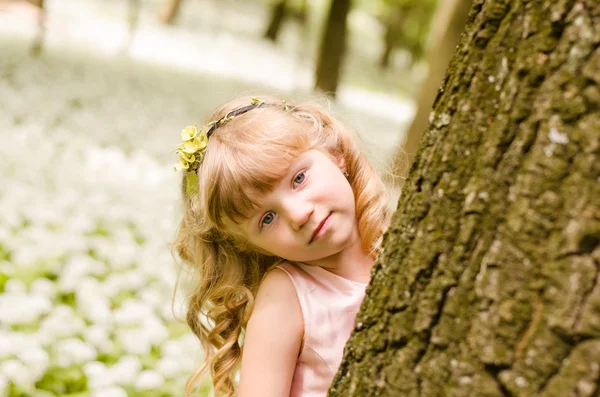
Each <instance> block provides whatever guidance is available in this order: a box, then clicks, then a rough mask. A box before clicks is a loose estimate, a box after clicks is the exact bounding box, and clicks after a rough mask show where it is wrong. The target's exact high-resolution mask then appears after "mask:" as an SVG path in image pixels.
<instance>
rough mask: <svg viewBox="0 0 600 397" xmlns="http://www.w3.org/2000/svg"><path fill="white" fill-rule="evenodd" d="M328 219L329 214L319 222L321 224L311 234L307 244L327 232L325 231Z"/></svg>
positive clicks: (327, 226)
mask: <svg viewBox="0 0 600 397" xmlns="http://www.w3.org/2000/svg"><path fill="white" fill-rule="evenodd" d="M329 218H331V213H329V215H327V216H326V217H325V218H324V219H323V220H322V221H321V223H319V226H317V227H316V229H315V231H314V232H313V234H312V237H311V238H310V241H309V242H308V243H309V244H310V243H312V242H313V241H315V240H316V239H318V238H319V237H321V236H322V235H324V234H325V232H327V229H328V228H329Z"/></svg>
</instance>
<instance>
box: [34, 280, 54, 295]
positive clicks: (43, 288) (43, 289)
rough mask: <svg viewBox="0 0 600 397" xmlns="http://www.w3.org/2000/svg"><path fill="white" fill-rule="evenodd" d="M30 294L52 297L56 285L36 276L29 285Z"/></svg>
mask: <svg viewBox="0 0 600 397" xmlns="http://www.w3.org/2000/svg"><path fill="white" fill-rule="evenodd" d="M29 288H30V290H31V293H32V294H35V295H41V296H45V297H47V298H50V299H52V298H54V296H55V295H56V285H54V283H53V282H52V281H50V280H48V279H47V278H45V277H40V278H36V279H35V280H33V282H32V283H31V286H30V287H29Z"/></svg>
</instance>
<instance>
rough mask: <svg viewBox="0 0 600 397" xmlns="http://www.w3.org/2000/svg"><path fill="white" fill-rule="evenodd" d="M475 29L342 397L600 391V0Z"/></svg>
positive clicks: (348, 354) (461, 51) (422, 155)
mask: <svg viewBox="0 0 600 397" xmlns="http://www.w3.org/2000/svg"><path fill="white" fill-rule="evenodd" d="M467 19H468V21H467V27H466V31H465V34H464V35H462V36H461V39H460V42H459V44H458V46H457V48H456V53H455V55H454V57H453V59H452V61H451V63H450V67H449V69H448V74H447V77H446V79H445V82H444V84H443V87H442V89H441V90H440V92H439V94H438V96H437V98H436V101H435V104H434V109H433V113H432V116H431V118H432V123H431V124H430V126H429V129H428V131H427V133H426V135H425V137H424V139H423V140H422V143H421V148H420V149H419V152H418V154H417V156H416V159H415V161H414V164H413V166H412V168H411V173H410V176H409V179H408V181H407V183H406V185H405V187H404V189H403V192H402V196H401V199H400V202H399V205H398V211H397V212H396V214H395V216H394V219H393V220H392V225H391V227H390V229H389V231H388V233H387V234H386V236H385V238H384V245H383V246H384V250H383V252H382V254H381V255H380V256H379V258H378V260H377V262H376V264H375V267H374V269H373V273H372V280H371V284H370V285H369V287H368V288H367V294H366V298H365V301H364V302H363V305H362V307H361V310H360V312H359V314H358V316H357V323H356V327H355V330H354V331H353V333H352V335H351V337H350V340H349V341H348V344H347V346H346V348H345V351H344V359H343V361H342V364H341V366H340V369H339V371H338V373H337V375H336V377H335V379H334V382H333V384H332V387H331V389H330V393H329V396H343V397H352V396H361V397H363V396H406V397H411V396H414V397H417V396H456V397H459V396H478V397H479V396H487V397H496V396H527V397H530V396H538V397H542V396H544V397H546V396H547V397H550V396H560V397H570V396H573V397H575V396H580V397H583V396H586V397H593V396H599V395H600V246H599V245H598V242H599V240H600V184H599V183H598V181H599V180H600V161H598V153H599V152H600V133H599V132H598V131H600V89H599V86H600V2H598V1H595V0H474V5H473V8H472V10H471V12H470V14H469V17H468V18H467Z"/></svg>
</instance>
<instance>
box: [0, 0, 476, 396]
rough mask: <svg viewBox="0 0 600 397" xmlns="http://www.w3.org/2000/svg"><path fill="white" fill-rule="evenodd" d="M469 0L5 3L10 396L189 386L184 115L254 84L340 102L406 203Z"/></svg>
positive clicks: (1, 14)
mask: <svg viewBox="0 0 600 397" xmlns="http://www.w3.org/2000/svg"><path fill="white" fill-rule="evenodd" d="M469 7H470V1H469V0H444V1H443V2H442V1H440V2H439V4H438V1H437V0H354V1H350V0H285V1H279V0H277V1H275V0H30V1H24V0H0V157H1V158H2V168H1V174H0V175H1V176H2V189H0V214H1V215H2V216H1V217H0V293H1V295H0V396H4V395H7V396H40V397H42V396H43V397H46V396H88V395H92V396H109V397H110V396H138V395H139V396H142V395H143V396H172V395H182V387H183V383H184V382H185V380H186V378H187V377H188V376H189V375H190V374H191V373H192V372H193V371H194V370H195V369H196V368H197V366H198V364H199V363H200V361H201V358H202V353H201V351H200V349H199V343H198V342H197V340H196V339H195V337H194V336H193V335H192V334H191V333H190V331H189V330H188V328H187V326H186V325H185V323H183V322H181V321H178V320H177V319H176V318H174V316H173V313H172V305H171V298H172V292H173V288H174V286H175V283H176V278H177V271H178V268H177V267H176V265H175V261H174V259H173V257H172V256H171V254H170V251H169V247H168V242H169V241H170V240H171V239H172V237H173V235H174V231H175V229H176V227H177V221H178V215H179V210H180V208H179V204H178V198H179V189H178V182H179V178H180V175H179V174H177V173H175V172H174V171H173V167H172V165H173V164H174V163H175V161H176V156H174V154H173V152H172V149H173V148H174V147H175V146H176V145H177V142H178V140H179V131H180V130H181V128H183V127H184V126H186V125H189V124H193V123H202V122H203V121H205V120H204V117H207V116H208V114H209V112H210V111H211V110H212V109H213V108H215V107H216V106H217V105H219V104H221V103H222V102H224V101H227V100H229V99H232V98H234V97H236V96H239V95H249V94H250V95H260V94H261V93H269V94H277V95H280V96H281V97H283V98H291V99H294V98H316V99H317V100H319V101H321V102H325V101H326V100H329V103H330V105H331V107H332V109H333V111H334V113H335V114H337V115H338V116H340V117H341V118H342V119H343V120H344V121H345V122H346V123H347V124H348V125H349V126H351V127H352V128H353V129H355V130H356V131H357V134H358V135H359V138H360V140H361V143H362V145H363V148H364V150H365V152H366V153H367V155H368V156H369V157H370V158H371V160H372V162H373V163H374V165H375V166H376V167H377V169H378V170H379V171H380V172H381V174H382V175H383V177H384V179H385V181H386V183H387V184H388V186H389V189H390V195H391V199H390V205H391V206H393V207H395V202H396V200H397V197H398V195H399V189H400V185H401V180H402V179H401V178H400V177H399V176H402V175H405V174H406V172H407V167H406V165H407V163H408V162H409V161H410V159H411V155H412V154H413V153H414V152H415V151H416V148H417V146H418V141H419V138H420V135H421V133H422V132H423V131H424V130H425V128H426V125H427V122H428V115H429V112H430V109H431V104H432V103H433V100H434V97H435V95H436V93H437V90H438V88H439V86H440V83H441V81H442V78H443V76H444V72H445V69H446V66H447V63H448V60H449V58H450V56H451V54H452V53H453V50H454V47H455V43H456V41H457V39H458V35H459V33H460V32H462V29H463V21H464V19H465V18H466V14H467V12H468V10H469ZM403 145H405V150H406V152H407V155H405V154H403V149H402V146H403ZM182 302H183V301H182V299H181V296H177V297H176V299H175V304H174V305H173V308H174V310H175V313H176V315H178V316H179V317H181V314H182V313H183V303H182ZM204 392H205V393H209V387H208V386H206V387H205V390H204Z"/></svg>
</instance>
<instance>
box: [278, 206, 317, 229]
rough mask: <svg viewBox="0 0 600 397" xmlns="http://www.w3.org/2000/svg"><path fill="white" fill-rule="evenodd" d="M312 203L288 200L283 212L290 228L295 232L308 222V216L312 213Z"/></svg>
mask: <svg viewBox="0 0 600 397" xmlns="http://www.w3.org/2000/svg"><path fill="white" fill-rule="evenodd" d="M314 209H315V208H314V206H313V205H312V203H309V202H307V201H302V200H290V201H288V202H287V203H286V205H285V212H286V214H287V218H288V219H289V222H290V224H291V225H292V228H293V229H294V230H296V231H298V230H300V229H302V227H303V226H304V225H305V224H306V223H307V222H308V221H309V219H310V216H311V215H312V213H313V212H314Z"/></svg>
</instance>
